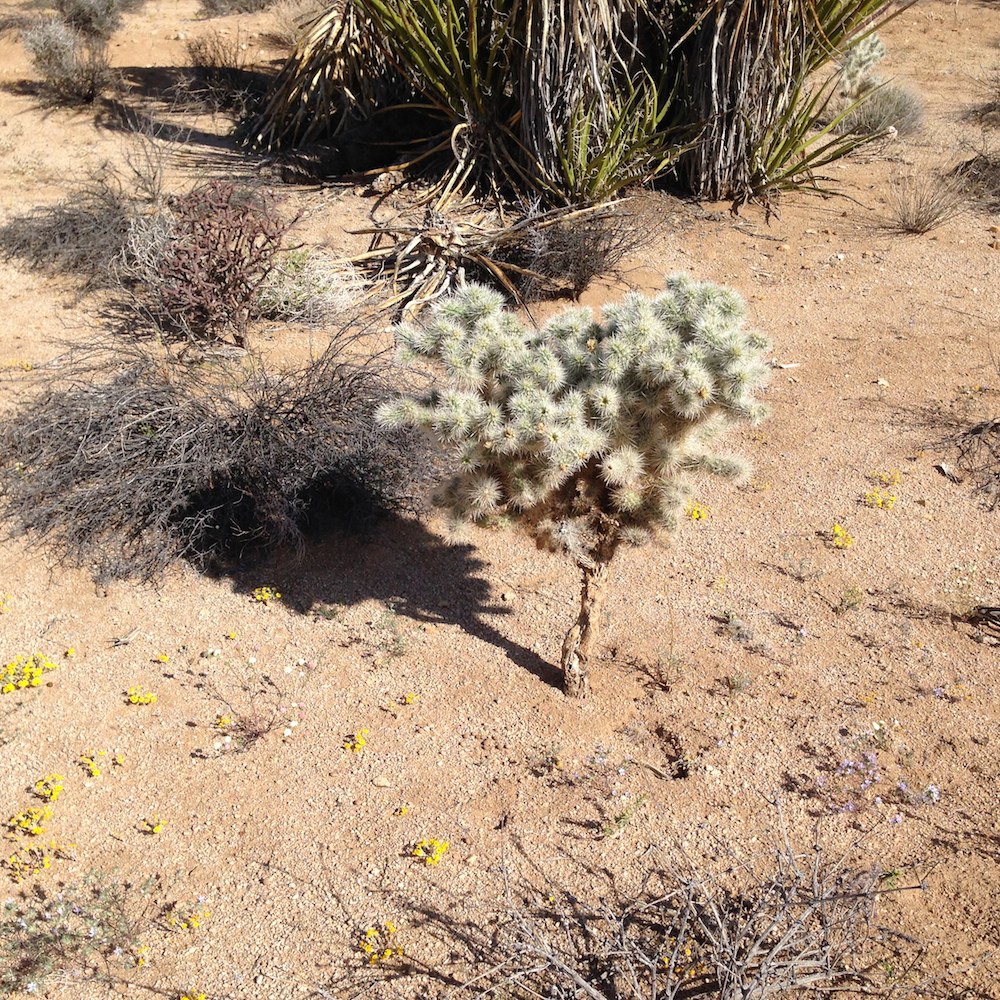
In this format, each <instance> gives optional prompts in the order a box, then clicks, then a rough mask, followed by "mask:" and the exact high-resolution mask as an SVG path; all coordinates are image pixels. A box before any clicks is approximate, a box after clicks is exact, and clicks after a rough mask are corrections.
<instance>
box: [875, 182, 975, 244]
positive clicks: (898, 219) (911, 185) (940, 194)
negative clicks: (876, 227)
mask: <svg viewBox="0 0 1000 1000" xmlns="http://www.w3.org/2000/svg"><path fill="white" fill-rule="evenodd" d="M967 200H968V199H967V196H966V192H965V188H964V186H963V185H962V184H961V183H960V182H959V181H958V180H957V179H956V178H955V177H953V176H949V175H942V174H940V173H937V172H936V171H933V170H930V169H925V168H918V169H917V170H916V171H915V172H913V173H911V174H907V175H905V176H896V177H894V178H893V179H892V180H891V181H890V183H889V188H888V190H887V192H886V210H887V216H886V219H885V226H886V228H888V229H890V230H892V231H894V232H899V233H913V234H919V233H927V232H930V231H931V230H932V229H936V228H937V227H938V226H940V225H943V224H944V223H945V222H948V221H949V220H950V219H953V218H955V217H956V216H957V215H960V214H961V213H962V211H963V210H964V209H965V206H966V202H967Z"/></svg>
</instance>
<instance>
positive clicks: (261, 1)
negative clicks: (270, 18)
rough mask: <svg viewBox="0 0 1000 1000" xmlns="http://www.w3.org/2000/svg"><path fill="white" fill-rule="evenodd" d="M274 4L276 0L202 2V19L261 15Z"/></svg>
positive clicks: (200, 5)
mask: <svg viewBox="0 0 1000 1000" xmlns="http://www.w3.org/2000/svg"><path fill="white" fill-rule="evenodd" d="M273 4H274V0H201V3H200V4H199V8H198V10H199V13H200V14H201V16H202V17H228V16H229V15H230V14H259V13H260V12H261V11H262V10H267V9H268V7H270V6H272V5H273Z"/></svg>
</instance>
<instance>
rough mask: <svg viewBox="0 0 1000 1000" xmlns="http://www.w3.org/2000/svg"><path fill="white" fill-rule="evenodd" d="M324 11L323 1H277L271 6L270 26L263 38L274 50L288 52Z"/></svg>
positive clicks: (325, 7)
mask: <svg viewBox="0 0 1000 1000" xmlns="http://www.w3.org/2000/svg"><path fill="white" fill-rule="evenodd" d="M326 9H327V5H326V4H325V3H324V2H323V0H278V2H277V3H275V4H273V5H272V6H271V26H270V28H269V29H268V30H267V31H266V32H265V35H264V37H265V39H266V40H267V42H268V43H269V44H270V45H273V46H274V47H275V48H277V49H284V50H286V51H289V52H290V51H291V50H292V49H294V48H295V46H296V45H297V44H298V43H299V40H300V39H301V38H302V36H303V34H304V32H305V31H306V28H307V27H308V26H309V25H310V24H311V23H312V22H313V21H315V20H316V19H317V18H318V17H319V16H320V15H321V14H322V13H323V12H324V11H325V10H326Z"/></svg>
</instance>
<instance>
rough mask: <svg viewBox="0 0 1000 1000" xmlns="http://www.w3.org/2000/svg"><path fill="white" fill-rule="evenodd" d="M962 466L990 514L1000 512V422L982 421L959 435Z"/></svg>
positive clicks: (959, 452) (999, 420)
mask: <svg viewBox="0 0 1000 1000" xmlns="http://www.w3.org/2000/svg"><path fill="white" fill-rule="evenodd" d="M957 443H958V454H959V462H960V464H961V466H962V468H963V469H965V471H966V472H968V473H969V474H970V475H971V476H972V477H973V479H974V480H975V483H976V492H977V493H979V494H980V495H982V497H983V499H984V502H985V504H986V506H987V507H988V508H989V509H990V510H998V509H1000V419H997V420H982V421H980V422H979V423H977V424H974V425H973V426H972V427H970V428H968V430H965V431H963V432H962V433H961V434H959V435H958V441H957Z"/></svg>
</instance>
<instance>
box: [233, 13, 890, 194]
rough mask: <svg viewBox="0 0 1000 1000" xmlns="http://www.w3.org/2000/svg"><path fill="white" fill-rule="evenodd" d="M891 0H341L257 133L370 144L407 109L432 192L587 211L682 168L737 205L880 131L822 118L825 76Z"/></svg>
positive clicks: (407, 153)
mask: <svg viewBox="0 0 1000 1000" xmlns="http://www.w3.org/2000/svg"><path fill="white" fill-rule="evenodd" d="M890 6H891V5H890V3H889V2H888V0H691V2H687V0H619V2H611V0H339V2H337V3H335V4H331V6H330V8H329V9H328V11H327V12H326V13H324V15H323V16H322V17H320V18H319V19H318V20H317V22H316V23H315V25H314V26H313V27H312V29H311V30H310V31H309V32H307V34H306V36H305V38H304V39H303V41H302V42H301V43H300V44H299V46H298V48H297V49H296V51H295V52H294V53H293V55H292V57H291V59H290V61H289V63H288V65H287V66H286V67H285V69H284V70H283V71H282V73H281V74H280V77H279V80H278V84H277V87H276V90H275V92H274V95H273V98H272V100H271V102H270V104H269V106H268V108H267V110H266V111H265V112H264V114H263V116H262V117H261V118H260V119H259V120H258V121H257V122H255V123H254V124H253V126H252V127H251V128H250V130H249V135H250V137H251V141H252V142H253V143H254V144H255V145H257V146H259V147H264V148H267V149H277V148H280V147H282V146H287V145H289V144H295V143H300V142H302V141H314V140H319V139H324V137H325V138H326V140H328V141H338V140H337V136H338V133H343V132H344V130H345V129H346V128H347V127H348V126H349V125H351V124H354V123H360V125H361V126H362V127H361V130H360V131H359V132H358V133H357V135H358V137H359V138H361V139H362V140H363V141H365V137H366V135H367V139H368V140H369V141H374V142H384V140H385V135H384V134H383V135H380V136H379V135H378V132H379V129H378V123H379V121H380V120H382V119H384V120H386V121H391V122H392V123H393V125H394V126H395V125H396V124H398V123H399V121H400V118H399V114H400V109H401V108H402V109H405V112H406V117H405V122H406V139H405V141H406V145H405V147H404V148H403V149H397V150H395V152H396V154H397V156H398V158H399V159H401V160H402V161H404V162H403V164H402V165H403V166H409V167H416V166H429V165H430V164H432V163H433V164H437V165H439V166H443V168H444V169H443V172H442V173H441V174H440V176H441V178H442V179H441V181H440V184H439V185H438V187H437V188H436V189H434V190H433V191H432V192H431V195H430V198H431V200H433V199H435V198H436V199H442V196H451V195H452V194H454V193H461V194H469V193H478V194H479V195H484V194H486V195H490V196H493V198H494V200H498V201H499V200H502V199H504V198H506V197H510V196H511V195H513V196H515V197H522V198H523V197H524V196H526V195H532V196H535V197H540V198H542V199H543V200H544V202H545V204H546V205H547V207H556V206H563V205H571V206H577V205H581V204H595V203H599V202H600V201H602V200H606V199H610V198H613V197H615V196H616V195H617V194H618V193H619V192H620V191H621V190H622V189H623V188H625V187H627V186H629V185H632V184H636V183H644V182H647V181H651V180H654V179H656V178H661V177H664V176H666V175H667V174H670V175H671V176H674V177H676V179H678V180H679V181H680V182H681V184H682V185H683V186H684V187H685V188H686V189H687V190H689V191H691V192H692V193H694V194H696V195H698V196H700V197H706V198H713V199H722V198H731V199H733V201H734V202H735V203H736V204H737V205H738V204H741V203H742V202H744V201H746V200H748V199H750V198H758V197H762V196H763V197H764V198H765V199H766V198H767V195H768V192H769V191H770V190H771V189H772V188H775V187H783V186H792V185H797V184H801V183H803V182H807V181H811V180H812V179H813V177H814V174H815V171H816V169H818V168H819V167H822V166H823V165H824V164H825V163H828V162H830V160H832V159H835V158H837V157H839V156H843V155H845V154H847V153H848V152H850V151H851V150H852V149H853V148H855V147H856V146H857V145H858V143H859V141H866V140H863V139H862V140H859V138H858V137H857V136H842V135H837V134H836V133H834V132H831V131H830V129H829V128H827V127H826V126H825V125H824V124H823V122H824V121H825V118H826V117H828V116H827V115H826V114H825V112H826V104H827V101H828V98H829V95H830V93H831V90H832V89H833V88H832V87H819V88H817V87H815V86H813V85H812V84H811V79H812V77H813V75H814V74H815V73H816V72H817V71H818V70H819V69H820V68H821V67H822V66H823V65H824V63H826V62H828V61H830V60H832V59H835V58H838V57H840V56H842V55H843V53H844V51H845V50H846V48H847V47H848V46H849V45H851V44H853V43H856V42H857V41H858V40H859V39H861V38H863V37H865V36H866V34H868V33H870V32H872V31H874V30H875V28H877V27H878V25H879V23H884V20H885V19H886V12H887V11H888V9H889V7H890ZM880 18H881V22H880V20H879V19H880ZM393 115H395V116H396V117H395V118H392V117H391V116H393ZM365 127H367V133H366V130H365ZM817 127H818V128H819V129H820V131H819V134H818V135H817V134H816V132H815V130H816V128H817ZM383 131H384V132H393V131H398V129H394V128H387V129H384V130H383ZM373 136H378V138H377V139H373ZM446 204H447V197H445V199H444V201H440V200H439V201H438V205H437V207H438V208H441V207H443V206H446Z"/></svg>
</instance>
